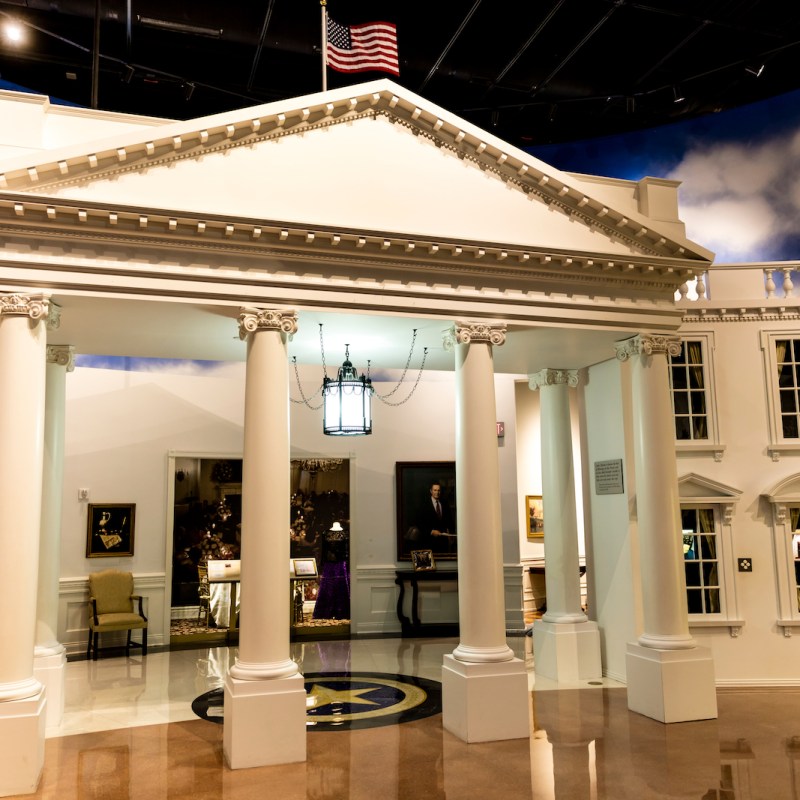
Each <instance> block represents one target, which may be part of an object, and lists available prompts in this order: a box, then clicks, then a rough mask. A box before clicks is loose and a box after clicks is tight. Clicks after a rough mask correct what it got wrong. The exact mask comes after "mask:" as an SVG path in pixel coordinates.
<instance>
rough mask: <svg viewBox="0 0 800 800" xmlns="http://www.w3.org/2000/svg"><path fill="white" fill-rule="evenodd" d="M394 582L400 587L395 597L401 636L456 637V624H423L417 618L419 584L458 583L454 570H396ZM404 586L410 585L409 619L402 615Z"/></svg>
mask: <svg viewBox="0 0 800 800" xmlns="http://www.w3.org/2000/svg"><path fill="white" fill-rule="evenodd" d="M395 574H396V575H397V577H396V578H395V580H394V582H395V583H396V584H397V585H398V586H399V587H400V593H399V594H398V596H397V619H399V620H400V626H401V629H402V632H403V636H457V635H458V623H457V622H427V623H426V622H423V621H422V620H421V619H420V618H419V585H420V583H443V582H447V581H455V582H456V583H457V582H458V572H457V571H456V570H438V569H437V570H430V571H426V570H420V571H414V570H411V569H398V570H396V573H395ZM406 584H410V585H411V619H409V618H408V617H407V616H406V615H405V614H404V613H403V600H404V599H405V595H406Z"/></svg>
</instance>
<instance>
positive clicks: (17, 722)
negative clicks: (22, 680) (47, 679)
mask: <svg viewBox="0 0 800 800" xmlns="http://www.w3.org/2000/svg"><path fill="white" fill-rule="evenodd" d="M44 695H45V692H44V689H41V690H39V692H38V694H36V695H34V696H33V697H26V698H25V699H24V700H9V701H7V702H5V703H0V797H8V796H9V795H14V794H33V793H34V792H35V791H36V787H37V786H38V785H39V779H40V778H41V776H42V769H43V768H44V735H45V719H46V715H45V710H44V707H45V702H44Z"/></svg>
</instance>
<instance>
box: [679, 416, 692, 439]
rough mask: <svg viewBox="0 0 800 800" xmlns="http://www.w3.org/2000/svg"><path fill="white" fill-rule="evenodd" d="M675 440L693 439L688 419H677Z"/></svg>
mask: <svg viewBox="0 0 800 800" xmlns="http://www.w3.org/2000/svg"><path fill="white" fill-rule="evenodd" d="M675 438H676V439H691V438H692V432H691V428H690V426H689V418H688V417H675Z"/></svg>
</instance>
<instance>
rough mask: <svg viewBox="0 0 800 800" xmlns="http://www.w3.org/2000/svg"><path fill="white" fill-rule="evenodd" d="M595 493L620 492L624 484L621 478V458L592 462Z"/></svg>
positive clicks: (622, 490)
mask: <svg viewBox="0 0 800 800" xmlns="http://www.w3.org/2000/svg"><path fill="white" fill-rule="evenodd" d="M594 491H595V494H622V493H623V492H624V491H625V485H624V483H623V479H622V459H621V458H615V459H612V460H610V461H595V462H594Z"/></svg>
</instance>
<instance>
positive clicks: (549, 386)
mask: <svg viewBox="0 0 800 800" xmlns="http://www.w3.org/2000/svg"><path fill="white" fill-rule="evenodd" d="M528 383H529V386H530V387H531V389H539V395H540V398H541V403H540V408H541V437H542V505H543V509H544V512H545V520H546V523H545V539H544V550H545V561H544V574H545V583H546V585H547V612H546V613H545V614H544V616H543V617H542V619H543V620H544V621H545V622H562V623H566V622H585V621H586V619H587V617H586V615H585V614H584V613H583V611H582V609H581V586H580V555H579V552H578V515H577V510H576V505H575V471H574V466H573V460H572V426H571V423H570V409H569V388H570V386H577V385H578V373H577V372H576V371H575V370H555V369H543V370H541V371H540V372H538V373H536V374H535V375H531V376H530V379H529V382H528Z"/></svg>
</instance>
